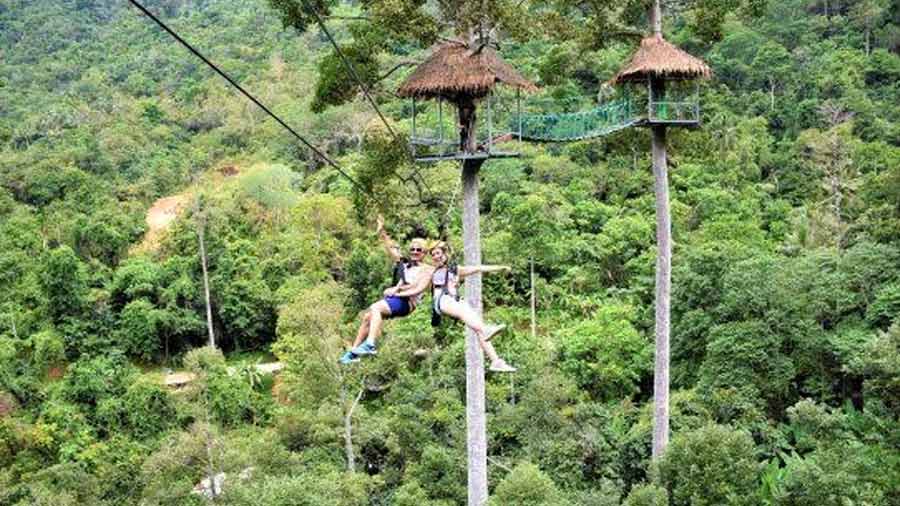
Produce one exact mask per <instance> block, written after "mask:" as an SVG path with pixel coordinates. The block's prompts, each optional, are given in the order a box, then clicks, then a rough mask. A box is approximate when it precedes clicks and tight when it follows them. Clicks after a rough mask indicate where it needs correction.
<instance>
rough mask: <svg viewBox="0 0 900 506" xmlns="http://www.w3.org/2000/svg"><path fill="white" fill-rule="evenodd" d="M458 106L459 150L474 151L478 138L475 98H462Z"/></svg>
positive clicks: (464, 151)
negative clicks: (476, 133)
mask: <svg viewBox="0 0 900 506" xmlns="http://www.w3.org/2000/svg"><path fill="white" fill-rule="evenodd" d="M456 107H457V108H458V109H459V150H460V151H461V152H463V153H474V152H475V148H476V145H477V140H478V139H477V137H476V135H475V99H474V98H471V97H466V98H462V99H460V100H459V101H458V102H457V103H456ZM479 166H480V165H479Z"/></svg>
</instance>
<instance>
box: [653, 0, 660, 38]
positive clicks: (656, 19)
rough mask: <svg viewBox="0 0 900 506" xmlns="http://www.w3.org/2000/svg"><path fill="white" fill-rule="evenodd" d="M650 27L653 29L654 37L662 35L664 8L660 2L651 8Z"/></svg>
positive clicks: (656, 2)
mask: <svg viewBox="0 0 900 506" xmlns="http://www.w3.org/2000/svg"><path fill="white" fill-rule="evenodd" d="M650 27H651V28H653V35H660V36H661V35H662V7H661V6H660V5H659V0H656V1H655V2H653V5H652V6H650Z"/></svg>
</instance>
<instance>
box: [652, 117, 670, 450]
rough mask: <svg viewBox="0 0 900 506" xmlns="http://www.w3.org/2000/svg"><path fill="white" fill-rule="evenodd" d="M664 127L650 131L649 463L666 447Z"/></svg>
mask: <svg viewBox="0 0 900 506" xmlns="http://www.w3.org/2000/svg"><path fill="white" fill-rule="evenodd" d="M666 164H667V162H666V127H665V126H655V127H653V176H654V179H655V190H656V246H657V254H656V363H655V368H654V373H653V404H654V407H653V459H654V460H656V459H658V458H659V457H660V456H662V454H663V453H664V452H665V450H666V446H667V445H668V443H669V305H670V299H669V297H670V290H671V282H672V280H671V267H672V243H671V236H672V226H671V222H670V216H669V214H670V211H669V179H668V178H669V176H668V167H667V166H666Z"/></svg>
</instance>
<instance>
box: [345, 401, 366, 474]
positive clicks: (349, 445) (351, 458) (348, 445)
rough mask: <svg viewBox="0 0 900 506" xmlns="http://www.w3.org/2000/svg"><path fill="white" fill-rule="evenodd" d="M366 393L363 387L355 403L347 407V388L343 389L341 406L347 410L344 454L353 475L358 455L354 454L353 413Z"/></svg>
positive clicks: (348, 468)
mask: <svg viewBox="0 0 900 506" xmlns="http://www.w3.org/2000/svg"><path fill="white" fill-rule="evenodd" d="M365 391H366V387H365V385H363V386H362V388H360V390H359V393H358V394H357V395H356V398H355V399H353V402H352V403H351V404H350V405H349V406H347V387H341V404H343V405H344V407H345V410H346V411H345V412H344V453H345V454H346V456H347V471H350V472H351V473H355V472H356V454H355V453H354V452H353V411H355V410H356V406H357V405H358V404H359V401H360V399H362V396H363V393H365Z"/></svg>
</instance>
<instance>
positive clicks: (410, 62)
mask: <svg viewBox="0 0 900 506" xmlns="http://www.w3.org/2000/svg"><path fill="white" fill-rule="evenodd" d="M419 63H421V62H418V61H415V60H405V61H402V62H400V63H398V64H396V65H394V66H393V67H391V70H388V71H387V72H386V73H384V74H382V75H381V76H379V77H378V80H379V81H381V80H383V79H386V78H387V77H388V76H390V75H391V74H393V73H394V72H396V71H397V70H398V69H400V68H401V67H407V66H412V65H418V64H419Z"/></svg>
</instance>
